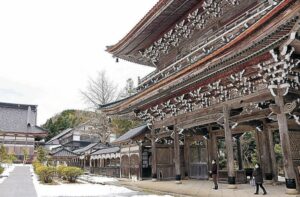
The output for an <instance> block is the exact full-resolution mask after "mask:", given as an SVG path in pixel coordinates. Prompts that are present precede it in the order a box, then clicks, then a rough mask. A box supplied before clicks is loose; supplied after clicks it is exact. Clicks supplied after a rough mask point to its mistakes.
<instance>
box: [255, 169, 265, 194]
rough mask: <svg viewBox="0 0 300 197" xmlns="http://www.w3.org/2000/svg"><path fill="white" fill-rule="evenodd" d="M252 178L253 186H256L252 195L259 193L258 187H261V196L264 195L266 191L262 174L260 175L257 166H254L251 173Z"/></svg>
mask: <svg viewBox="0 0 300 197" xmlns="http://www.w3.org/2000/svg"><path fill="white" fill-rule="evenodd" d="M253 176H254V180H255V184H256V192H255V193H254V194H256V195H257V194H258V192H259V187H261V189H262V190H263V192H264V193H263V195H266V194H267V192H266V189H265V188H264V186H263V185H262V184H263V174H262V170H261V168H260V165H259V164H256V165H255V169H254V171H253Z"/></svg>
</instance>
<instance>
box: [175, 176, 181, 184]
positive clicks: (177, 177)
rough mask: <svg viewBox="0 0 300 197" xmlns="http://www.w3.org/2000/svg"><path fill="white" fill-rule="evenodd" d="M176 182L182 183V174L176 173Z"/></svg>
mask: <svg viewBox="0 0 300 197" xmlns="http://www.w3.org/2000/svg"><path fill="white" fill-rule="evenodd" d="M175 180H176V181H175V183H177V184H181V183H182V182H181V175H176V176H175Z"/></svg>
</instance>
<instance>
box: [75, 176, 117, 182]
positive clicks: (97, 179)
mask: <svg viewBox="0 0 300 197" xmlns="http://www.w3.org/2000/svg"><path fill="white" fill-rule="evenodd" d="M79 179H80V180H84V181H87V182H91V183H100V184H104V183H107V182H116V181H118V180H117V179H115V178H111V177H104V176H89V175H82V176H80V177H79Z"/></svg>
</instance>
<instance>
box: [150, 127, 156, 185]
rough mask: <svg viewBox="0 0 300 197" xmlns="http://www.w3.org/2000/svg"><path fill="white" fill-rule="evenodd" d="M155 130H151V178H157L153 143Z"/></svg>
mask: <svg viewBox="0 0 300 197" xmlns="http://www.w3.org/2000/svg"><path fill="white" fill-rule="evenodd" d="M154 136H155V131H154V129H152V130H151V155H152V166H151V173H152V180H153V181H154V180H156V179H157V154H156V143H155V137H154Z"/></svg>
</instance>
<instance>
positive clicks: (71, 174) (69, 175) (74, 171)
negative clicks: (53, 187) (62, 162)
mask: <svg viewBox="0 0 300 197" xmlns="http://www.w3.org/2000/svg"><path fill="white" fill-rule="evenodd" d="M82 174H83V170H82V169H81V168H77V167H65V168H64V169H63V176H64V177H65V178H66V179H67V180H68V181H69V182H70V183H74V182H75V181H76V179H77V178H78V176H80V175H82Z"/></svg>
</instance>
